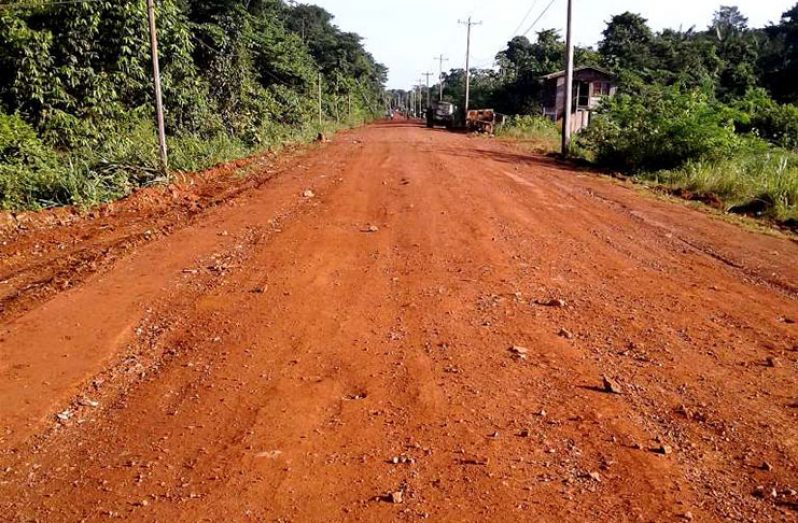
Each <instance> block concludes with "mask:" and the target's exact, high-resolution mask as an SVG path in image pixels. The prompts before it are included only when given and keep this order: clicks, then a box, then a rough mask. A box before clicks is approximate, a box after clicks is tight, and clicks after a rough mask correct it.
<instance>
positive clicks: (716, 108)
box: [445, 5, 798, 220]
mask: <svg viewBox="0 0 798 523" xmlns="http://www.w3.org/2000/svg"><path fill="white" fill-rule="evenodd" d="M564 52H565V44H564V42H563V40H562V38H561V36H560V35H559V34H558V33H557V32H556V31H553V30H544V31H541V32H539V33H538V35H537V39H536V40H535V41H534V42H531V41H530V40H528V39H527V38H526V37H516V38H514V39H513V40H511V41H510V42H508V44H507V48H506V49H504V50H503V51H501V52H500V53H499V54H498V55H497V57H496V65H497V67H496V68H495V69H483V70H476V71H474V74H473V78H474V82H473V84H472V96H473V99H474V104H475V105H477V106H482V107H493V108H495V109H496V110H498V111H499V112H503V113H506V114H511V115H519V114H521V115H535V114H541V105H542V85H543V83H542V80H541V77H542V76H544V75H546V74H549V73H552V72H555V71H557V70H560V69H562V62H563V55H564ZM576 63H577V65H579V66H586V65H593V66H599V67H601V68H603V69H605V70H608V71H610V72H612V73H613V74H614V75H615V76H616V78H617V82H618V85H619V92H618V95H617V97H615V98H613V99H607V100H605V102H604V104H603V106H602V107H601V108H600V109H599V110H598V111H596V112H595V113H594V114H593V119H592V124H591V127H590V128H589V129H588V130H587V131H585V132H583V133H581V134H580V135H579V136H578V139H577V141H576V144H575V149H576V152H577V153H578V154H580V155H582V156H584V157H585V158H586V159H588V160H590V161H592V162H594V163H595V164H596V165H598V166H600V167H604V168H609V169H613V170H619V171H622V172H625V173H627V174H630V175H633V176H636V177H639V178H642V179H646V180H657V181H659V182H660V183H663V184H666V185H668V186H670V187H672V188H684V189H687V190H689V191H691V192H696V193H701V194H705V195H711V196H713V197H717V198H720V199H722V200H723V202H724V203H725V205H726V207H729V208H730V207H733V206H738V208H739V209H740V210H742V211H744V212H748V211H749V210H751V209H753V210H754V211H751V212H750V214H759V215H766V216H770V217H773V218H776V219H780V220H788V219H798V174H796V169H798V168H797V167H796V164H797V160H796V158H798V152H796V150H797V149H798V105H796V104H798V81H796V79H798V5H796V6H795V7H794V8H792V9H791V10H789V11H788V12H786V13H784V15H783V17H782V19H781V21H780V22H779V23H778V24H775V25H772V26H769V27H765V28H751V27H749V26H748V22H747V19H746V18H745V17H744V16H743V14H742V13H741V12H740V11H739V10H738V9H737V8H736V7H721V8H719V10H718V11H717V12H716V14H715V16H714V18H713V20H712V21H711V23H710V25H709V26H708V27H707V29H706V30H703V31H702V30H696V29H693V28H691V29H688V30H681V29H680V30H672V29H667V30H664V31H661V32H654V31H653V30H652V29H651V28H650V27H649V26H648V23H647V21H646V20H645V19H644V18H643V17H641V16H640V15H637V14H634V13H628V12H627V13H623V14H620V15H617V16H614V17H612V18H611V20H610V21H609V22H608V24H607V27H606V30H605V31H604V38H603V40H602V41H601V42H600V43H599V45H598V48H597V50H592V49H577V50H576ZM463 76H464V74H463V71H462V70H453V71H451V72H450V73H449V74H448V75H447V76H446V78H445V82H446V84H445V86H446V96H447V98H448V99H450V100H451V101H453V102H455V103H457V104H460V105H462V102H463V100H462V95H461V92H462V91H463V89H462V81H463ZM534 121H535V120H534V119H532V120H528V121H527V120H525V119H522V118H515V119H512V120H511V121H510V124H509V126H508V128H507V129H506V130H505V131H504V134H505V135H506V136H512V137H515V138H516V139H521V140H523V141H538V142H541V143H548V144H549V146H550V147H551V149H552V150H555V149H556V148H557V146H558V142H557V140H555V139H553V136H551V138H550V139H547V137H549V136H550V135H551V129H550V128H549V129H547V128H545V127H541V126H537V125H534V124H532V123H531V122H534ZM745 204H750V205H745Z"/></svg>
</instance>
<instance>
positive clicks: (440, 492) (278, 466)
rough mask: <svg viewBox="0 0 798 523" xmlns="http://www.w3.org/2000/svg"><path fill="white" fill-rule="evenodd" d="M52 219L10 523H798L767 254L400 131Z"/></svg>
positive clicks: (775, 245) (760, 242) (8, 394)
mask: <svg viewBox="0 0 798 523" xmlns="http://www.w3.org/2000/svg"><path fill="white" fill-rule="evenodd" d="M240 172H244V173H246V174H249V176H248V177H246V178H242V177H240V176H237V174H236V173H240ZM57 221H58V222H61V223H51V224H41V223H39V224H29V225H28V226H27V227H26V228H24V229H18V230H16V231H15V232H7V233H6V234H5V238H4V241H3V245H2V246H0V303H2V306H3V310H2V312H0V318H2V324H0V519H2V520H8V521H48V522H49V521H81V520H89V521H95V520H97V521H105V520H109V519H114V518H116V519H120V520H131V521H350V520H351V521H389V520H407V521H415V520H420V519H426V518H428V519H429V520H431V521H535V522H555V521H557V522H561V521H568V522H570V521H686V520H690V519H692V520H694V521H754V520H756V521H796V520H798V496H797V495H796V492H795V491H796V490H798V374H796V370H797V369H798V325H796V323H795V322H796V321H798V263H796V261H797V260H798V243H796V242H795V241H793V240H791V239H789V238H781V237H775V236H770V235H764V234H761V233H755V232H750V231H747V230H745V229H743V228H741V227H738V226H736V225H731V224H728V223H725V222H723V221H721V220H719V219H718V218H715V217H711V216H709V215H706V214H704V213H702V212H699V211H697V210H695V209H691V208H687V207H685V206H683V205H680V204H674V203H669V202H664V201H658V200H656V199H654V198H652V197H647V196H642V195H640V194H639V193H638V192H636V191H635V190H634V189H633V188H631V187H630V186H623V185H621V184H619V183H616V182H613V181H609V180H608V179H606V178H601V177H597V176H594V175H591V174H589V173H579V172H575V171H573V170H571V169H570V168H567V167H562V166H559V165H558V164H557V163H556V162H554V161H553V160H549V159H546V158H542V157H534V156H527V155H524V154H522V153H520V152H518V150H516V149H513V148H512V147H510V146H507V145H503V144H499V143H496V142H494V141H490V140H487V139H482V138H469V137H467V136H463V135H457V134H448V133H446V132H443V131H437V130H436V131H430V130H426V129H423V128H421V127H417V126H413V125H409V124H407V123H391V124H381V125H374V126H371V127H368V128H365V129H361V130H357V131H353V132H348V133H343V134H339V135H338V136H337V137H336V138H335V140H334V141H333V142H332V143H329V144H323V145H318V146H314V147H311V148H308V149H307V150H304V151H298V152H293V153H288V154H286V155H284V156H283V157H282V158H281V159H279V160H273V159H270V158H264V159H255V160H253V161H251V162H243V163H240V164H236V165H233V166H229V167H228V168H227V169H226V170H225V169H223V170H221V171H219V172H216V173H215V174H213V175H208V176H207V177H206V178H202V179H200V182H198V183H197V185H195V186H190V185H183V186H180V187H178V188H176V189H173V190H172V192H171V193H170V192H167V193H165V194H164V193H163V192H162V191H161V192H159V191H146V192H145V193H142V194H140V195H137V196H136V197H134V198H131V200H130V201H128V202H123V203H121V204H117V205H116V206H112V207H111V208H109V209H106V210H103V211H101V212H98V213H94V214H93V215H92V216H89V217H86V218H80V219H75V218H73V217H71V216H68V215H59V216H58V219H57ZM511 348H514V350H511ZM603 377H606V378H607V379H608V380H609V382H611V383H606V384H605V383H604V381H603ZM605 385H606V386H605ZM609 388H614V389H616V391H615V392H619V393H618V394H615V393H612V392H609V391H608V390H606V389H609Z"/></svg>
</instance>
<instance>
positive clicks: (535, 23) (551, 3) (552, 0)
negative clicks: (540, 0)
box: [522, 0, 557, 36]
mask: <svg viewBox="0 0 798 523" xmlns="http://www.w3.org/2000/svg"><path fill="white" fill-rule="evenodd" d="M556 1H557V0H551V2H549V5H547V6H546V8H545V9H544V10H543V12H542V13H540V16H538V17H537V18H536V19H535V21H534V22H532V25H530V26H529V29H527V30H526V31H525V32H524V34H523V35H522V36H526V35H528V34H529V32H530V31H531V30H532V29H534V28H535V26H536V25H538V22H540V20H541V19H542V18H543V17H544V16H546V13H548V12H549V9H551V6H552V5H554V2H556Z"/></svg>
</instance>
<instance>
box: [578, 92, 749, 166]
mask: <svg viewBox="0 0 798 523" xmlns="http://www.w3.org/2000/svg"><path fill="white" fill-rule="evenodd" d="M736 114H737V113H736V112H735V111H733V110H732V109H731V108H729V107H726V106H724V105H722V104H720V103H718V102H716V101H715V100H713V99H712V98H711V96H710V95H708V94H706V93H705V92H703V91H701V90H697V89H694V90H687V91H685V90H683V89H681V88H679V87H678V86H671V87H666V86H658V85H652V86H646V87H643V88H642V89H641V91H640V92H639V93H637V94H620V95H618V96H616V97H615V98H611V99H608V100H606V101H605V104H604V106H603V107H602V108H601V109H600V111H599V112H598V114H597V115H596V116H595V118H594V119H593V123H592V124H591V126H590V127H589V128H588V129H587V130H586V131H585V132H584V133H582V134H581V135H580V138H579V145H580V146H582V147H585V148H586V149H588V150H590V151H592V152H593V153H594V154H595V159H596V162H597V163H599V164H601V165H604V166H608V167H612V168H617V169H621V170H624V171H633V172H634V171H641V170H658V169H673V168H677V167H679V166H682V165H684V164H685V163H687V162H689V161H694V160H702V159H703V160H712V159H720V158H724V157H728V156H729V155H731V154H733V153H734V151H735V150H736V149H737V148H738V147H739V146H740V138H739V137H738V136H737V135H736V134H735V129H734V125H733V122H734V121H735V116H736Z"/></svg>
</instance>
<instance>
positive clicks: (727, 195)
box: [639, 147, 798, 221]
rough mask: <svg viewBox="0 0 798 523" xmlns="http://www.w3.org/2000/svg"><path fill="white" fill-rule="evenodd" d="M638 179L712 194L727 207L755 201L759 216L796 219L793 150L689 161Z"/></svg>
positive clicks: (797, 171) (796, 158)
mask: <svg viewBox="0 0 798 523" xmlns="http://www.w3.org/2000/svg"><path fill="white" fill-rule="evenodd" d="M639 176H641V177H644V178H647V179H650V180H654V181H656V182H657V183H662V184H665V185H667V186H669V187H671V188H685V189H687V190H689V191H692V192H696V193H703V194H712V195H716V196H717V197H718V198H720V199H721V200H722V201H723V202H724V203H725V205H726V206H727V208H731V207H733V206H737V205H744V204H747V203H750V202H752V201H759V202H761V203H762V204H763V211H762V214H765V215H767V216H770V217H772V218H775V219H777V220H782V221H787V220H798V153H796V152H793V151H788V150H785V149H778V148H773V149H770V150H766V151H762V150H761V147H754V148H748V149H747V150H746V151H744V152H741V153H739V154H736V155H735V156H733V157H730V158H726V159H722V160H693V161H689V162H687V163H686V164H685V165H683V166H682V167H680V168H677V169H672V170H667V171H658V172H648V173H646V172H643V173H641V174H640V175H639Z"/></svg>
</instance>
